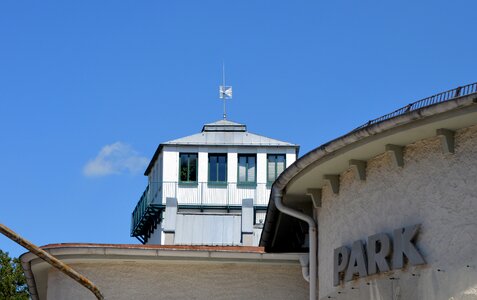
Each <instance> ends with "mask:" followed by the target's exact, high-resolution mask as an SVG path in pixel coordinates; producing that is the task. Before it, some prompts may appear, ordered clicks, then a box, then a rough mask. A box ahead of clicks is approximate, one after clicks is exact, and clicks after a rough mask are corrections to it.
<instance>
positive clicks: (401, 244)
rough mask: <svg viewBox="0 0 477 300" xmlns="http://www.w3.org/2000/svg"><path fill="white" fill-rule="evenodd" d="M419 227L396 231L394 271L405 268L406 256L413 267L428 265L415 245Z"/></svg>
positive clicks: (394, 235)
mask: <svg viewBox="0 0 477 300" xmlns="http://www.w3.org/2000/svg"><path fill="white" fill-rule="evenodd" d="M419 226H420V225H419V224H418V225H412V226H408V227H404V228H399V229H395V230H394V232H393V239H394V249H393V263H392V265H393V269H401V268H402V267H404V255H406V257H407V258H408V260H409V263H410V264H411V265H414V266H415V265H422V264H425V263H426V262H425V261H424V258H422V256H421V254H420V253H419V251H418V250H417V248H416V246H415V245H414V243H413V241H414V240H415V238H416V236H417V233H418V231H419Z"/></svg>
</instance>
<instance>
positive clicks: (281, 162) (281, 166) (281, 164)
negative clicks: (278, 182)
mask: <svg viewBox="0 0 477 300" xmlns="http://www.w3.org/2000/svg"><path fill="white" fill-rule="evenodd" d="M284 170H285V155H277V177H278V175H280V174H281V173H282V172H283V171H284Z"/></svg>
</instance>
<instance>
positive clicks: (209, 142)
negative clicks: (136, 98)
mask: <svg viewBox="0 0 477 300" xmlns="http://www.w3.org/2000/svg"><path fill="white" fill-rule="evenodd" d="M164 146H252V147H267V146H268V147H293V148H296V149H298V148H299V146H298V145H297V144H292V143H288V142H284V141H280V140H277V139H272V138H269V137H266V136H263V135H258V134H255V133H251V132H248V131H247V126H246V125H244V124H240V123H236V122H232V121H229V120H219V121H216V122H213V123H207V124H204V126H203V127H202V131H201V132H199V133H196V134H193V135H189V136H186V137H182V138H179V139H175V140H171V141H168V142H165V143H162V144H160V145H159V147H158V148H157V150H156V152H155V153H154V156H153V158H152V159H151V162H150V163H149V166H148V167H147V169H146V172H145V173H144V174H145V175H147V174H149V171H150V170H151V168H152V166H153V165H154V162H155V160H156V159H157V156H158V155H159V153H160V152H161V149H162V148H163V147H164ZM297 151H298V150H297Z"/></svg>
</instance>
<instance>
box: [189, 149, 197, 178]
mask: <svg viewBox="0 0 477 300" xmlns="http://www.w3.org/2000/svg"><path fill="white" fill-rule="evenodd" d="M189 181H197V154H191V155H190V156H189Z"/></svg>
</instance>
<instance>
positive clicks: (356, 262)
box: [345, 240, 368, 281]
mask: <svg viewBox="0 0 477 300" xmlns="http://www.w3.org/2000/svg"><path fill="white" fill-rule="evenodd" d="M356 273H358V274H359V277H366V276H367V275H368V271H367V270H366V257H365V252H364V247H363V243H362V242H361V240H358V241H356V242H354V243H353V246H352V247H351V255H350V258H349V264H348V268H347V269H346V275H345V281H351V280H353V275H354V274H356Z"/></svg>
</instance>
